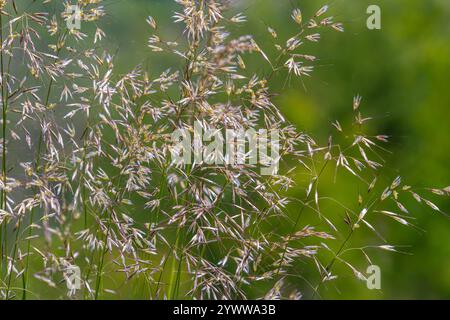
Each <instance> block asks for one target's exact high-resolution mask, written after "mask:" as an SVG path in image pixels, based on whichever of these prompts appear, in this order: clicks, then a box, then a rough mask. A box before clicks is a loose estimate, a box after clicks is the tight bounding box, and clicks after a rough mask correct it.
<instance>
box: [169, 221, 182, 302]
mask: <svg viewBox="0 0 450 320" xmlns="http://www.w3.org/2000/svg"><path fill="white" fill-rule="evenodd" d="M179 242H180V229H179V228H177V234H176V240H175V246H174V248H173V249H174V250H175V251H178V244H179ZM180 261H181V259H180ZM175 274H176V257H175V255H174V256H173V260H172V267H171V271H170V280H169V291H168V293H167V300H171V299H172V292H173V290H174V284H173V282H174V279H175Z"/></svg>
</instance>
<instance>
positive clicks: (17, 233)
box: [6, 217, 22, 300]
mask: <svg viewBox="0 0 450 320" xmlns="http://www.w3.org/2000/svg"><path fill="white" fill-rule="evenodd" d="M21 224H22V220H21V219H20V217H19V221H18V223H17V232H16V238H15V240H14V248H13V255H12V258H11V265H12V266H14V262H15V260H16V252H17V246H18V242H19V233H20V227H21ZM12 274H13V270H12V269H11V270H10V272H9V276H8V284H7V287H6V300H8V299H9V291H10V289H11V280H12Z"/></svg>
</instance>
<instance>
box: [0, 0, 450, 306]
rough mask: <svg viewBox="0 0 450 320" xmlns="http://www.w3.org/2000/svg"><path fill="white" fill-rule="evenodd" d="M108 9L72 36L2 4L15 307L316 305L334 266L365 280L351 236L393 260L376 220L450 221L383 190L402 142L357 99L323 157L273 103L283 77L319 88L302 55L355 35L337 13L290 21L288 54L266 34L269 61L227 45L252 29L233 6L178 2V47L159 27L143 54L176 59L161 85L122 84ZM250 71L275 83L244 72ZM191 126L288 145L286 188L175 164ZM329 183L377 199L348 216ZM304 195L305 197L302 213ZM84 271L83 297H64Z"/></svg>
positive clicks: (398, 189)
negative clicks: (333, 35) (307, 301)
mask: <svg viewBox="0 0 450 320" xmlns="http://www.w3.org/2000/svg"><path fill="white" fill-rule="evenodd" d="M106 2H107V1H99V0H79V1H76V3H77V5H78V7H79V8H80V9H81V14H80V18H81V20H82V28H81V30H76V29H70V28H68V27H67V21H69V20H70V19H72V18H73V17H72V16H70V15H69V14H67V13H66V9H67V6H69V5H70V3H60V2H55V3H54V2H53V1H43V2H36V1H25V0H23V1H0V7H1V14H0V25H1V26H2V29H1V34H0V42H1V43H2V47H1V61H0V66H1V97H2V100H1V101H2V111H3V112H2V115H3V116H2V144H1V145H2V149H1V151H2V158H1V159H2V179H1V182H0V188H1V195H0V205H1V210H0V213H1V214H0V221H1V237H0V239H1V241H0V242H1V277H0V287H1V288H0V295H1V297H2V298H4V299H30V298H31V299H35V298H43V297H51V298H60V297H67V296H69V297H70V298H76V299H83V298H84V299H101V298H106V297H113V298H114V297H116V298H127V297H141V298H147V299H176V298H182V299H185V298H196V299H244V298H265V299H277V298H278V299H279V298H283V299H287V298H293V299H296V298H300V297H302V296H305V297H306V298H311V297H314V296H320V292H321V288H322V287H323V286H324V284H326V283H328V282H329V281H332V280H333V279H334V278H335V277H336V276H337V275H336V274H335V272H334V271H335V269H334V267H335V265H336V264H338V263H339V264H343V265H345V266H347V267H348V268H349V269H350V270H351V271H352V272H354V273H355V275H356V276H357V277H358V278H360V279H364V278H365V275H364V271H363V270H359V269H358V267H356V266H354V265H353V262H352V261H349V260H347V259H346V256H345V254H344V253H345V252H346V250H347V249H349V248H348V243H349V240H350V239H351V238H352V236H353V235H354V234H355V233H363V234H365V233H374V234H375V235H376V236H377V237H378V238H379V244H377V245H374V246H368V245H365V244H363V245H362V246H361V248H359V250H360V251H361V254H362V255H363V256H365V257H366V258H367V259H368V261H369V262H370V259H369V255H368V253H366V249H365V248H369V247H371V248H373V247H375V248H378V249H381V250H387V251H397V247H396V246H394V245H392V244H390V243H389V242H387V240H385V239H384V238H383V235H382V234H381V232H380V231H378V228H377V225H376V224H375V223H374V221H378V217H379V216H382V217H385V218H386V219H393V220H395V221H397V222H399V223H400V224H403V225H406V226H411V219H412V215H411V214H410V213H409V210H408V209H407V208H406V205H404V204H403V199H405V198H406V197H412V198H414V199H415V200H417V202H419V203H424V204H425V205H427V206H429V207H431V208H432V209H433V210H435V211H438V212H440V209H439V208H438V207H437V206H436V205H435V204H434V203H432V202H431V201H429V200H427V199H428V198H424V197H423V196H422V193H423V192H422V193H419V192H418V191H417V190H415V188H413V187H411V186H408V185H406V184H404V183H403V181H402V179H401V178H400V177H397V178H395V180H393V181H392V183H389V185H387V186H383V185H382V183H381V182H380V181H383V180H385V179H386V178H383V179H380V168H382V167H383V165H384V161H383V159H382V154H383V153H385V152H387V151H386V149H385V147H384V146H383V144H385V143H386V142H387V140H388V136H386V135H382V134H374V133H372V132H371V131H372V129H371V128H370V127H369V129H368V128H367V124H368V123H370V121H371V120H372V118H371V117H365V116H363V115H362V113H361V107H360V104H361V97H359V96H356V97H355V99H354V101H353V113H354V117H353V121H352V123H351V124H348V125H347V126H342V125H341V124H340V122H339V121H336V122H334V123H333V126H334V131H335V132H334V134H333V135H332V136H330V138H329V139H328V141H326V142H325V143H324V144H321V143H319V142H316V141H315V140H314V139H313V137H311V136H310V135H309V134H306V133H303V132H299V131H297V129H296V128H295V127H294V126H293V125H291V124H289V122H288V121H287V120H286V119H285V118H284V117H283V115H282V114H281V112H280V111H279V109H278V108H277V106H276V105H275V104H274V102H273V97H274V94H275V92H272V91H271V89H270V86H271V80H272V79H273V76H274V75H275V74H277V73H281V74H283V73H284V74H286V75H287V76H288V77H299V78H300V79H301V80H303V79H306V77H308V76H310V75H311V73H312V72H313V69H314V65H315V62H316V60H317V58H316V57H315V56H313V55H311V54H308V52H305V51H304V48H303V44H304V43H306V42H310V43H316V42H319V41H320V38H321V34H322V33H323V32H324V31H327V30H330V31H336V32H342V31H343V30H344V27H343V25H342V24H341V23H339V22H335V21H334V19H333V17H332V16H330V14H329V12H328V7H327V6H324V7H322V8H320V9H319V10H318V11H317V12H316V13H315V14H313V15H312V16H311V17H308V18H306V17H304V16H303V14H302V11H300V10H299V9H295V10H293V11H292V13H291V18H292V19H291V24H292V34H291V36H290V37H289V38H287V39H281V38H280V37H279V35H278V34H277V31H276V30H275V28H273V27H269V28H268V30H267V31H268V32H269V33H270V35H271V36H272V37H273V42H274V44H275V48H273V49H274V50H271V52H272V51H275V52H276V55H275V56H273V57H272V56H269V54H266V53H265V51H266V48H265V47H266V46H268V45H267V44H264V43H258V41H257V39H254V38H253V37H252V36H251V35H241V36H237V37H234V36H231V34H230V33H229V32H228V31H227V27H229V26H230V25H235V24H238V25H239V24H245V21H246V18H245V16H244V15H243V14H231V13H229V12H230V11H228V10H227V8H228V7H229V6H230V5H232V4H231V3H229V2H230V1H213V0H210V1H203V0H199V1H194V0H177V1H176V2H177V3H178V4H179V6H180V9H179V11H178V12H176V13H175V14H174V16H173V18H174V21H175V23H177V24H181V25H182V26H183V31H182V34H181V35H180V37H178V38H177V40H176V41H174V40H169V39H165V38H164V35H162V34H160V30H161V29H163V28H162V25H164V23H163V21H164V20H165V19H164V17H149V18H148V19H147V25H146V28H147V32H149V41H148V47H144V46H143V48H142V50H151V51H154V52H156V54H162V55H167V56H169V55H173V56H175V57H176V58H177V59H178V60H177V61H178V63H176V64H174V65H168V66H167V70H166V71H165V72H163V73H161V74H159V75H157V76H152V75H151V74H150V73H149V71H148V70H146V68H144V67H143V66H137V67H136V68H135V69H133V70H132V71H130V72H129V73H127V74H122V75H121V74H119V73H118V72H117V71H116V70H117V68H116V67H115V62H116V61H115V56H114V55H113V54H112V53H110V52H108V51H106V50H105V49H100V48H101V46H100V43H101V42H102V39H103V38H104V37H105V36H106V35H105V32H104V31H103V30H102V29H100V27H98V24H97V23H98V21H99V20H100V19H101V18H102V17H103V16H104V15H105V14H106V12H105V9H104V7H103V6H104V4H103V3H106ZM143 24H144V22H143ZM89 26H90V27H89ZM85 30H86V31H85ZM240 30H242V29H240ZM254 60H258V61H260V62H259V65H260V66H264V68H265V69H264V70H263V71H262V70H261V69H259V70H250V69H251V68H250V67H246V61H254ZM267 70H269V71H267ZM305 81H306V80H305ZM277 93H278V94H280V92H277ZM195 123H200V124H201V127H202V130H204V131H207V130H219V131H220V130H221V131H224V130H226V129H234V130H248V129H252V128H253V129H255V131H257V132H259V130H261V129H266V130H278V132H279V137H280V140H279V154H280V159H277V160H279V161H280V168H279V171H278V172H277V173H276V174H273V175H262V174H261V167H262V165H255V164H249V163H241V164H238V165H216V164H214V163H209V162H208V161H205V160H202V161H200V162H194V163H192V164H186V165H180V163H176V162H174V161H173V158H172V156H171V155H172V153H173V151H174V144H175V142H174V141H173V140H172V139H171V135H172V133H173V132H174V131H175V130H177V129H187V130H188V131H189V132H194V124H195ZM336 141H339V143H337V142H336ZM241 156H244V157H249V155H248V154H246V153H245V154H244V155H242V154H241ZM330 170H331V171H332V172H334V174H333V175H334V177H331V179H336V177H337V176H338V175H347V176H352V177H353V178H354V180H355V183H358V184H361V185H364V186H365V190H363V191H361V194H362V193H364V195H361V194H360V195H359V196H358V198H357V199H356V201H354V202H352V203H351V204H344V203H342V202H341V201H338V200H337V199H335V197H334V196H333V192H331V193H330V192H327V193H326V194H322V190H321V184H320V181H321V180H322V179H328V178H330V177H329V172H330ZM326 173H328V174H326ZM298 177H302V178H301V179H300V180H299V179H298ZM294 181H302V184H301V185H298V182H297V183H295V182H294ZM294 186H295V188H302V189H304V190H305V192H304V196H303V197H301V198H299V197H292V194H290V193H289V190H290V189H292V188H293V187H294ZM334 188H336V190H337V191H340V189H341V188H342V186H340V185H339V179H336V183H335V184H334ZM337 191H336V192H337ZM430 191H431V192H433V193H435V194H438V195H441V196H448V195H449V193H450V190H449V188H445V189H431V190H430ZM330 205H331V206H332V207H330ZM392 205H394V206H395V207H396V210H394V209H392ZM323 206H326V208H327V209H326V210H324V209H323ZM306 214H308V215H313V216H315V217H316V218H317V221H318V223H317V226H314V227H313V226H312V225H310V224H306V223H305V222H304V221H303V218H304V215H306ZM322 252H325V253H327V252H328V253H329V254H328V255H326V254H325V255H321V253H322ZM299 262H308V263H305V264H303V265H302V269H299V268H298V263H299ZM74 266H78V267H79V268H80V270H81V279H80V280H81V287H80V289H71V290H67V289H66V284H65V281H64V280H67V279H68V277H69V275H68V270H72V268H73V267H74ZM305 266H307V268H308V270H307V271H305V272H304V271H303V270H304V268H305ZM313 274H315V276H311V275H313ZM298 279H304V280H305V282H304V284H305V285H304V286H301V287H300V286H299V285H298V283H299V282H298ZM256 285H258V286H256Z"/></svg>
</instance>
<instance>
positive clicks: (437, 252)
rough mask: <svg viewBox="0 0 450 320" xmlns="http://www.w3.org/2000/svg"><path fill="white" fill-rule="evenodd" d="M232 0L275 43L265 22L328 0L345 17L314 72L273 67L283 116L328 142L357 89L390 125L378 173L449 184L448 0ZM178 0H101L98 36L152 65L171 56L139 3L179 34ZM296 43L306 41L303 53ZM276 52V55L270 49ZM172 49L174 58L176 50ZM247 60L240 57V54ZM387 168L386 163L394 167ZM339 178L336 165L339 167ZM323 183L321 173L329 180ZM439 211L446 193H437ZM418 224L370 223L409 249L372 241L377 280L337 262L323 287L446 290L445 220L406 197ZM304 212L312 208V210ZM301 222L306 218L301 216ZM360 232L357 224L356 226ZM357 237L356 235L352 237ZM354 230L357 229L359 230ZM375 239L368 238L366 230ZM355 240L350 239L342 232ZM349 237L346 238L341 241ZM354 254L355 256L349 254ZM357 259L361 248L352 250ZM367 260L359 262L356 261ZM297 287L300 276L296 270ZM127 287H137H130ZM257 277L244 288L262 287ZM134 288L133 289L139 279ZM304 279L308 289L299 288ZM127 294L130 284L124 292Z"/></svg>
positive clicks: (336, 290)
mask: <svg viewBox="0 0 450 320" xmlns="http://www.w3.org/2000/svg"><path fill="white" fill-rule="evenodd" d="M236 3H237V4H236V7H235V8H233V10H236V11H243V12H244V13H245V14H246V15H247V16H248V22H247V23H246V24H245V26H244V27H241V29H239V30H231V31H232V32H239V33H249V34H253V35H254V36H255V39H256V40H257V42H258V43H259V45H260V46H261V48H262V49H263V50H267V52H268V53H270V54H274V52H273V45H272V39H271V37H270V35H269V33H268V32H267V26H271V27H273V28H275V29H276V30H277V32H278V33H279V34H280V35H282V34H287V33H288V32H289V30H290V29H291V28H293V23H292V21H291V19H290V12H291V10H292V9H293V8H296V7H298V8H301V10H302V11H303V12H304V15H305V16H310V15H312V14H314V12H315V11H316V10H317V9H318V8H319V7H320V6H321V5H323V4H330V6H331V8H330V11H331V12H332V13H333V14H334V16H335V18H336V20H338V21H342V22H344V25H345V29H346V31H345V33H331V32H329V33H327V34H324V35H323V37H322V38H323V39H322V40H321V43H320V45H319V46H316V47H317V48H316V49H309V48H307V47H306V49H307V50H311V51H308V52H309V53H313V54H315V55H317V56H318V57H319V58H320V60H319V61H318V62H317V64H316V67H315V72H314V73H313V75H312V77H310V78H304V80H303V81H299V80H296V79H289V78H288V77H287V75H286V74H280V75H278V76H276V77H274V78H273V84H272V85H273V88H274V91H275V92H277V91H281V89H283V92H285V93H284V94H283V95H280V96H277V97H276V99H275V101H276V103H277V104H278V105H279V107H280V108H281V109H282V110H283V112H284V114H285V115H286V117H287V118H288V120H289V121H291V122H292V123H294V124H295V125H296V126H297V127H298V128H299V129H300V130H303V131H306V132H308V133H311V134H312V135H313V136H314V137H317V138H318V140H320V141H321V142H322V143H324V142H326V139H327V137H328V134H329V133H330V130H332V127H331V125H330V123H331V122H332V121H334V120H335V119H339V120H340V121H342V122H343V123H344V122H345V119H346V118H347V119H348V118H349V117H350V116H351V103H352V97H353V96H354V95H356V94H358V93H359V94H360V95H361V96H363V103H362V109H363V111H364V112H365V114H366V115H368V116H372V117H374V118H375V119H376V121H375V122H374V123H375V124H376V126H377V128H374V130H375V129H376V130H377V131H378V132H380V133H383V134H387V135H389V136H391V137H392V138H391V142H390V144H389V149H390V150H391V151H393V153H392V154H387V155H386V159H387V166H386V169H385V177H387V178H386V181H383V182H384V183H385V184H389V183H390V181H389V179H391V178H394V177H395V176H397V175H401V176H403V177H404V179H405V181H406V182H407V183H408V184H411V185H414V186H418V187H431V186H437V187H446V186H447V185H448V183H449V178H450V170H449V163H450V152H449V150H450V139H449V138H448V136H449V133H450V131H449V127H448V126H449V123H450V115H449V112H448V107H449V106H450V90H449V88H448V86H449V83H450V72H449V71H450V41H449V35H450V2H449V1H448V0H427V1H423V0H384V1H380V0H334V1H331V3H330V2H326V1H323V0H320V1H315V0H303V1H299V0H297V1H295V0H291V1H288V0H285V1H273V0H272V1H270V0H248V1H237V2H236ZM370 4H378V5H379V6H380V7H381V10H382V12H381V13H382V16H381V18H382V29H381V30H373V31H371V30H368V29H367V28H366V19H367V17H368V15H367V14H366V9H367V7H368V6H369V5H370ZM174 8H175V6H174V4H173V2H172V1H167V0H127V1H110V2H109V3H108V5H107V8H106V9H107V12H108V16H107V18H106V19H105V21H104V22H103V25H102V27H103V28H104V30H105V31H106V33H107V34H108V39H107V42H108V43H107V44H106V46H107V47H108V48H109V50H111V48H112V49H113V50H114V49H117V57H116V61H117V64H118V65H119V66H120V69H121V70H122V71H123V72H126V71H127V70H129V69H130V68H132V67H133V66H134V65H136V64H138V63H143V64H144V66H145V67H146V68H147V69H148V70H150V73H151V74H152V75H156V74H158V72H160V71H161V70H164V69H165V68H167V67H168V66H170V65H171V63H170V62H171V61H170V58H168V57H167V56H166V55H164V56H163V55H158V54H155V53H152V52H151V51H150V49H149V48H147V46H146V43H147V39H148V36H149V35H150V31H149V30H148V27H147V25H146V23H145V19H146V17H147V16H148V15H152V16H153V17H155V19H156V20H157V22H158V25H159V28H160V32H162V34H163V35H165V36H167V37H168V38H169V37H170V38H171V39H176V38H178V37H180V35H181V26H180V28H178V29H177V26H176V25H174V24H172V23H171V16H172V11H173V10H174ZM308 52H305V53H308ZM272 56H273V55H272ZM173 61H176V60H173ZM246 63H247V61H246ZM248 67H249V68H253V69H254V70H259V71H258V72H268V71H270V66H268V65H267V64H264V60H261V61H258V62H256V63H252V62H248ZM394 168H395V169H394ZM332 175H333V172H332V170H330V172H329V173H328V177H327V178H329V179H323V182H321V183H322V188H323V189H324V190H325V192H326V190H327V189H330V190H333V192H334V193H336V189H335V188H333V185H332V183H333V179H332V178H333V177H332ZM339 179H343V180H344V181H340V182H341V183H343V182H344V183H345V179H346V178H345V176H344V177H339ZM301 180H302V179H301V176H299V180H298V181H297V182H298V188H295V190H293V191H292V194H291V195H292V196H296V197H299V198H301V197H303V195H304V188H305V186H304V184H303V183H302V181H301ZM327 184H328V185H327ZM340 190H341V192H342V194H341V195H336V194H333V197H336V198H342V199H346V200H347V201H355V200H352V199H355V198H357V195H358V192H359V186H357V185H355V184H354V183H352V182H350V180H349V182H348V184H347V188H342V189H340ZM433 200H434V199H433ZM436 203H437V204H438V206H440V208H441V209H442V210H443V211H445V212H450V204H449V203H448V202H447V203H445V202H436ZM410 208H415V210H411V211H413V212H412V214H413V215H414V216H415V217H416V220H415V224H416V225H418V226H419V227H420V229H417V230H416V229H413V228H405V227H403V226H400V225H398V224H396V223H390V224H388V223H383V224H382V225H381V226H379V229H380V230H381V232H382V233H383V235H384V236H385V237H386V238H387V239H389V243H390V244H394V245H400V246H405V247H403V248H402V249H403V250H404V251H405V252H407V254H399V253H392V252H384V251H383V252H379V251H374V252H371V254H372V256H371V257H372V258H373V259H372V260H373V261H372V262H373V263H374V264H377V265H379V266H380V267H381V271H382V290H381V291H376V290H372V291H371V290H368V289H367V288H366V286H365V284H364V283H363V282H361V281H358V280H356V278H355V276H354V275H353V274H352V273H351V272H349V270H348V268H345V267H343V266H337V267H338V268H337V269H336V270H335V271H337V272H338V273H339V274H341V276H340V278H339V279H338V280H336V281H334V282H332V284H329V285H328V287H324V288H323V289H322V292H321V293H322V297H323V298H334V299H344V298H349V299H365V298H394V299H406V298H425V299H429V298H450V268H449V265H450V246H449V245H448V244H449V243H450V221H449V219H447V218H445V217H444V216H442V215H439V214H437V213H435V212H432V211H431V210H430V209H429V208H426V207H420V206H418V205H417V204H414V205H411V206H410ZM312 221H313V220H311V222H312ZM304 223H306V221H305V222H304ZM363 236H364V237H367V239H364V240H365V242H367V243H373V244H378V243H377V242H376V240H377V239H376V238H373V239H372V238H371V237H368V236H367V233H366V234H364V235H363ZM359 237H360V236H359ZM358 240H359V241H358ZM360 240H361V239H358V236H357V237H355V238H354V241H355V242H359V243H361V241H360ZM371 241H372V242H371ZM351 242H353V240H352V241H351ZM350 246H351V243H350ZM355 259H356V261H359V263H360V266H363V265H364V262H363V260H362V258H361V257H359V256H358V257H356V256H355ZM358 259H359V260H358ZM298 269H299V270H301V272H302V275H303V276H306V277H307V278H308V277H309V279H311V281H312V282H313V283H317V281H318V275H317V272H316V271H315V270H314V268H313V267H312V266H308V267H306V265H302V264H300V265H299V266H298ZM363 269H364V270H365V267H364V268H363ZM299 286H300V287H301V288H303V287H304V286H305V284H304V283H303V282H299ZM135 289H136V288H135ZM260 289H262V288H258V287H255V288H253V290H254V291H255V293H256V292H259V291H260ZM136 290H137V289H136ZM305 290H306V289H305ZM121 294H122V295H123V296H121V297H118V296H115V297H116V298H131V297H133V296H134V294H133V288H129V289H128V290H125V291H123V292H121Z"/></svg>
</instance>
